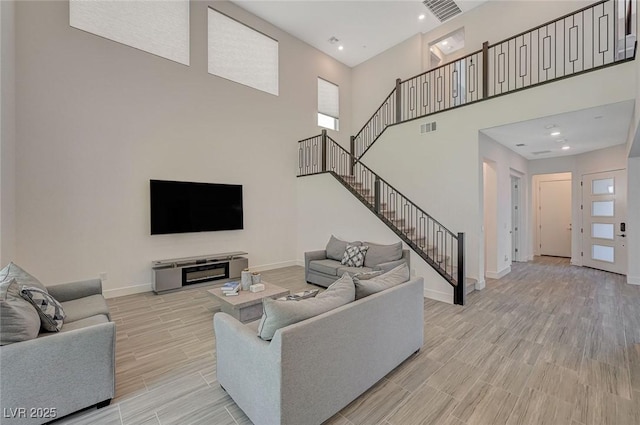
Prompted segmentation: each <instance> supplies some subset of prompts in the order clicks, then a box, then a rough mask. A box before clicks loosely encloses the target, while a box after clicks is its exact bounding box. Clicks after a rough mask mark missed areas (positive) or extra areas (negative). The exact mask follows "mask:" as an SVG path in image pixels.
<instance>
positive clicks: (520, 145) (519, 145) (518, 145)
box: [516, 143, 527, 148]
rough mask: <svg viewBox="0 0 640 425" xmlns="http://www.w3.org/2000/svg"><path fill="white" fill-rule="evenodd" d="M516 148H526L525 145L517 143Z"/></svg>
mask: <svg viewBox="0 0 640 425" xmlns="http://www.w3.org/2000/svg"><path fill="white" fill-rule="evenodd" d="M516 146H517V147H519V148H521V147H523V146H527V145H525V144H524V143H518V144H517V145H516Z"/></svg>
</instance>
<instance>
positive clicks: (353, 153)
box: [349, 136, 356, 176]
mask: <svg viewBox="0 0 640 425" xmlns="http://www.w3.org/2000/svg"><path fill="white" fill-rule="evenodd" d="M350 148H351V160H350V161H349V175H350V176H353V167H354V166H355V164H356V138H355V136H351V141H350Z"/></svg>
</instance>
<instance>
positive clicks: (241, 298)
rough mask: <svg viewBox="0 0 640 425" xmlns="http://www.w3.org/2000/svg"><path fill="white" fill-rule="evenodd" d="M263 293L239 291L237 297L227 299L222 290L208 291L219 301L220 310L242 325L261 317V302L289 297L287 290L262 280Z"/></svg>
mask: <svg viewBox="0 0 640 425" xmlns="http://www.w3.org/2000/svg"><path fill="white" fill-rule="evenodd" d="M261 283H262V284H264V291H260V292H250V291H240V292H239V293H238V295H235V296H233V297H227V296H226V295H225V294H223V293H222V288H214V289H209V290H208V291H207V292H209V293H210V294H211V295H213V296H214V297H215V298H217V299H218V301H220V307H221V310H222V311H223V312H224V313H227V314H230V315H231V316H233V317H235V318H236V319H238V320H239V321H241V322H242V323H247V322H251V321H253V320H256V319H259V318H260V317H261V316H262V300H263V299H265V298H279V297H282V296H286V295H289V290H288V289H285V288H281V287H280V286H277V285H273V284H271V283H267V282H265V281H264V280H263V281H262V282H261Z"/></svg>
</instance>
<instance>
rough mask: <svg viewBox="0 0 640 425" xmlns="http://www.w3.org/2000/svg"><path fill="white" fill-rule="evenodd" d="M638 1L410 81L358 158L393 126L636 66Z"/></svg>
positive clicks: (611, 2) (523, 36)
mask: <svg viewBox="0 0 640 425" xmlns="http://www.w3.org/2000/svg"><path fill="white" fill-rule="evenodd" d="M632 18H635V11H633V10H632V3H631V2H620V1H617V0H604V1H600V2H598V3H595V4H592V5H590V6H587V7H585V8H583V9H580V10H578V11H576V12H573V13H570V14H567V15H565V16H562V17H560V18H557V19H555V20H553V21H551V22H548V23H546V24H542V25H539V26H537V27H535V28H533V29H530V30H528V31H525V32H522V33H520V34H517V35H515V36H513V37H510V38H507V39H506V40H503V41H500V42H498V43H494V44H491V45H490V44H489V43H488V42H485V43H484V44H483V45H482V49H481V50H478V51H475V52H473V53H470V54H469V55H467V56H465V57H462V58H460V59H457V60H455V61H453V62H450V63H447V64H444V65H441V66H439V67H437V68H434V69H431V70H429V71H427V72H424V73H422V74H419V75H416V76H415V77H411V78H408V79H406V80H400V79H398V80H396V86H395V88H394V89H393V90H392V91H391V93H390V94H389V96H387V98H386V99H385V100H384V102H383V103H382V105H381V106H380V108H378V110H377V111H376V112H375V113H374V114H373V116H372V117H371V119H370V120H369V121H368V122H367V123H366V124H365V125H364V126H363V127H362V129H361V130H360V131H359V132H358V133H357V134H356V135H355V136H354V137H352V138H351V153H352V154H353V155H354V156H355V157H356V158H358V159H360V158H361V157H362V155H364V153H365V152H366V151H367V150H368V149H369V148H370V147H371V145H373V143H374V142H375V141H376V140H377V139H378V138H379V137H380V135H381V134H382V133H383V132H384V131H385V130H386V128H387V127H389V126H391V125H394V124H399V123H402V122H406V121H409V120H412V119H416V118H420V117H424V116H427V115H430V114H433V113H436V112H441V111H445V110H449V109H452V108H457V107H459V106H463V105H468V104H471V103H474V102H478V101H481V100H486V99H490V98H493V97H495V96H500V95H504V94H506V93H511V92H515V91H518V90H522V89H526V88H529V87H535V86H538V85H540V84H545V83H549V82H552V81H556V80H560V79H563V78H567V77H570V76H574V75H578V74H582V73H584V72H589V71H593V70H596V69H599V68H603V67H607V66H610V65H614V64H616V63H620V62H624V61H628V60H633V59H635V55H636V45H637V42H636V33H637V31H636V28H635V25H633V24H632V20H633V19H632Z"/></svg>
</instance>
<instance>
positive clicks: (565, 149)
mask: <svg viewBox="0 0 640 425" xmlns="http://www.w3.org/2000/svg"><path fill="white" fill-rule="evenodd" d="M569 149H571V146H563V147H562V150H563V151H568V150H569Z"/></svg>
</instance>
